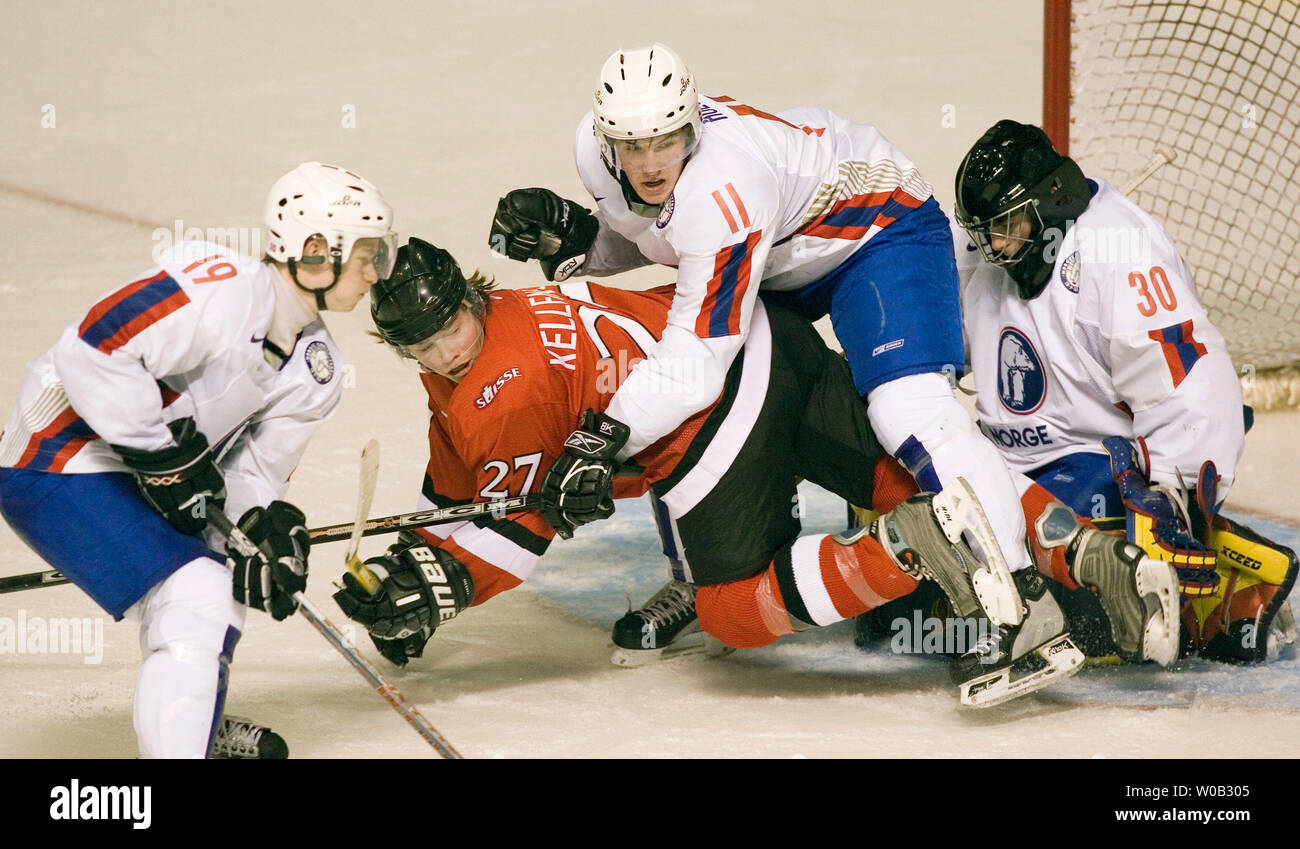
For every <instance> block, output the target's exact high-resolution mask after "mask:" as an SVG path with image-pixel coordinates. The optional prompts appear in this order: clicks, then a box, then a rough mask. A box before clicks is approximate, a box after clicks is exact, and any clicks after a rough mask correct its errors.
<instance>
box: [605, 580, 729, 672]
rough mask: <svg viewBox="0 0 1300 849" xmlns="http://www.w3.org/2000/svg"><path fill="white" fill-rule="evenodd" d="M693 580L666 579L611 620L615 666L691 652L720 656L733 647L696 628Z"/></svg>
mask: <svg viewBox="0 0 1300 849" xmlns="http://www.w3.org/2000/svg"><path fill="white" fill-rule="evenodd" d="M695 592H696V586H695V585H694V584H687V583H683V582H681V581H669V582H668V583H667V584H665V585H664V586H663V588H661V589H660V590H659V592H657V593H655V594H654V596H652V597H651V599H650V600H649V601H647V602H646V603H645V605H643V606H642V607H641V608H640V609H638V610H629V611H628V612H627V614H626V615H625V616H624V617H623V618H622V619H619V620H618V621H617V622H615V623H614V631H613V634H612V637H613V641H614V653H613V654H612V655H611V656H610V660H611V661H612V662H613V663H614V665H615V666H644V665H645V664H647V663H654V662H656V661H661V660H672V659H674V658H679V657H686V656H688V655H695V654H707V655H712V656H720V655H724V654H730V653H731V652H732V651H733V649H731V648H730V647H728V646H725V645H723V644H722V643H721V642H719V641H718V640H717V639H715V638H713V637H711V636H709V635H708V634H706V633H704V631H702V630H701V629H700V618H699V616H697V615H696V613H695Z"/></svg>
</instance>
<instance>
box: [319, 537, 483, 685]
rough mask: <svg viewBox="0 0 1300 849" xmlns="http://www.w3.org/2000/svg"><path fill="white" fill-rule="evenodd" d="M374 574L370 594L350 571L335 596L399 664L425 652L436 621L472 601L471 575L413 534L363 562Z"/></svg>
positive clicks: (377, 645)
mask: <svg viewBox="0 0 1300 849" xmlns="http://www.w3.org/2000/svg"><path fill="white" fill-rule="evenodd" d="M366 567H367V568H369V569H370V571H371V572H373V573H374V574H375V577H377V578H379V581H380V584H379V589H378V590H376V591H375V594H374V595H371V594H370V593H368V592H366V590H365V588H364V587H362V586H361V583H360V582H359V581H357V579H356V578H354V577H352V574H351V573H350V572H349V573H345V574H344V575H343V589H341V590H339V591H338V592H336V593H334V601H335V602H337V603H338V606H339V607H340V608H341V609H342V610H343V613H344V614H346V615H347V617H348V618H349V619H351V620H353V621H355V622H359V623H361V624H362V625H364V626H365V628H366V631H367V632H368V633H369V634H370V640H371V642H373V643H374V644H375V648H377V649H379V653H380V654H382V655H383V656H384V657H386V658H387V659H388V660H390V661H392V662H393V663H395V664H397V665H398V666H405V665H406V662H407V660H408V659H409V658H412V657H419V656H420V655H422V654H423V653H424V644H425V643H427V642H428V641H429V637H431V636H433V632H434V631H435V630H437V628H438V626H439V625H441V624H442V623H443V622H446V621H447V620H448V619H451V618H453V617H455V615H456V614H457V613H460V612H461V611H462V610H464V609H465V608H467V607H469V606H470V605H471V604H473V603H474V578H473V576H472V575H470V573H469V569H467V568H466V567H465V564H464V563H461V562H460V561H459V560H457V559H456V558H455V557H452V556H451V554H450V553H449V552H447V551H445V550H443V549H441V548H436V547H434V546H432V545H429V544H428V543H427V542H425V541H424V539H423V538H422V537H420V536H417V535H415V534H405V533H404V534H402V537H401V538H400V539H399V540H398V542H397V544H396V545H394V546H392V547H391V548H389V549H388V551H387V553H385V554H383V555H381V556H379V557H372V558H371V559H369V560H367V561H366Z"/></svg>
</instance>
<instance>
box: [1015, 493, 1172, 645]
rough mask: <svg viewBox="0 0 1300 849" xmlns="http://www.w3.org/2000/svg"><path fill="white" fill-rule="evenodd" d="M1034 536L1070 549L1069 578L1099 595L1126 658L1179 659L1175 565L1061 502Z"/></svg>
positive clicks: (1043, 519) (1041, 521)
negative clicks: (1080, 517)
mask: <svg viewBox="0 0 1300 849" xmlns="http://www.w3.org/2000/svg"><path fill="white" fill-rule="evenodd" d="M1034 532H1035V533H1036V534H1037V535H1038V540H1039V544H1040V545H1042V546H1043V547H1044V548H1053V547H1056V546H1061V545H1064V546H1065V547H1066V548H1065V562H1066V564H1067V565H1068V566H1069V569H1070V576H1071V577H1072V578H1074V579H1075V580H1076V581H1078V582H1079V584H1081V585H1083V586H1085V587H1089V588H1090V589H1092V590H1093V591H1094V592H1095V593H1096V594H1097V600H1098V601H1100V602H1101V606H1102V609H1103V610H1104V611H1105V612H1106V618H1107V619H1108V620H1109V621H1110V632H1111V639H1113V640H1114V642H1115V647H1116V648H1117V649H1118V650H1119V653H1120V655H1121V656H1122V657H1124V658H1125V659H1126V660H1136V661H1142V660H1153V661H1155V662H1156V663H1158V664H1160V665H1161V666H1168V665H1169V664H1171V663H1173V662H1174V660H1176V659H1177V657H1178V640H1179V590H1178V574H1177V572H1176V570H1175V569H1174V567H1173V565H1172V564H1170V563H1167V562H1165V561H1163V560H1156V559H1153V558H1150V557H1147V556H1146V555H1145V554H1143V553H1142V549H1140V548H1138V547H1137V546H1136V545H1133V544H1131V543H1127V542H1125V541H1124V540H1122V539H1119V538H1117V537H1113V536H1110V535H1108V534H1104V533H1102V532H1101V531H1098V530H1095V529H1093V528H1089V527H1087V526H1085V525H1083V524H1082V523H1081V522H1079V521H1078V519H1077V518H1075V515H1074V513H1073V512H1072V511H1071V510H1070V509H1069V508H1068V507H1066V506H1065V505H1064V504H1060V503H1053V504H1051V505H1050V506H1048V508H1047V509H1046V510H1045V511H1044V512H1043V514H1042V515H1041V516H1039V517H1038V520H1037V521H1036V522H1035V523H1034Z"/></svg>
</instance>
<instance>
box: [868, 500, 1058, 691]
mask: <svg viewBox="0 0 1300 849" xmlns="http://www.w3.org/2000/svg"><path fill="white" fill-rule="evenodd" d="M872 529H873V531H874V533H875V535H876V537H877V539H879V540H880V543H881V545H882V546H883V547H884V549H885V550H886V551H887V552H888V553H889V555H890V557H891V558H892V559H893V561H894V562H895V563H896V564H897V565H898V566H899V568H901V569H902V570H903V571H905V572H908V573H909V574H913V575H923V576H925V577H927V578H929V579H931V580H932V581H934V582H935V583H936V584H938V585H939V586H940V588H941V589H942V590H943V592H944V595H946V596H947V597H948V601H949V603H950V604H951V605H952V609H953V614H954V615H955V616H958V617H961V618H963V619H965V618H971V617H981V618H984V619H987V620H988V622H989V623H990V624H991V629H989V632H987V633H986V638H985V639H981V640H980V641H978V643H977V645H976V648H975V649H974V650H973V651H972V652H968V653H967V654H965V655H963V656H962V657H961V658H959V659H958V660H957V661H956V663H955V664H954V666H953V677H954V680H955V681H956V683H957V684H958V685H959V688H960V694H961V703H962V704H964V705H969V706H972V707H987V706H989V705H994V704H999V703H1001V702H1004V701H1007V700H1009V699H1013V698H1016V697H1018V696H1022V695H1025V694H1027V693H1031V692H1033V691H1035V690H1038V689H1041V688H1042V687H1045V686H1047V685H1048V684H1050V683H1051V682H1053V681H1055V680H1057V679H1060V678H1065V677H1068V676H1070V675H1073V674H1074V673H1075V672H1077V671H1078V670H1079V668H1080V667H1081V666H1082V665H1083V653H1082V652H1080V651H1079V649H1078V648H1077V647H1076V646H1075V645H1074V643H1073V642H1072V641H1071V640H1070V636H1069V634H1068V633H1066V630H1065V618H1064V616H1063V615H1062V614H1061V611H1060V608H1059V607H1058V606H1057V605H1056V601H1055V600H1054V599H1053V598H1052V596H1051V594H1050V593H1048V592H1047V587H1046V584H1045V583H1042V582H1041V581H1040V582H1038V583H1037V584H1032V585H1031V584H1028V583H1026V582H1025V573H1028V572H1033V570H1032V569H1026V570H1021V571H1020V572H1018V573H1017V574H1016V575H1015V576H1014V577H1013V576H1012V574H1011V571H1010V569H1009V568H1008V567H1007V563H1006V560H1005V558H1004V557H1003V556H1002V550H1001V548H1000V547H999V546H998V543H997V540H996V538H995V537H994V534H993V527H992V526H991V525H990V524H989V521H988V517H987V516H985V515H984V510H983V508H982V507H980V504H979V500H978V499H977V498H976V497H975V493H974V492H973V491H972V490H971V489H970V486H969V485H968V484H967V483H966V481H965V480H963V479H962V478H957V479H955V480H953V481H952V482H951V483H949V484H948V485H947V486H945V487H944V490H943V492H941V493H939V494H938V495H928V494H926V495H918V496H914V497H912V498H909V499H908V500H907V501H905V502H903V503H902V504H900V505H899V506H898V507H897V508H895V509H894V510H893V511H891V512H889V513H887V514H885V515H884V516H881V517H880V518H879V519H877V520H876V521H875V523H874V524H873V525H872ZM977 549H978V552H979V556H977V555H976V550H977ZM1036 574H1037V573H1034V575H1036Z"/></svg>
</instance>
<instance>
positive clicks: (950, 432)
mask: <svg viewBox="0 0 1300 849" xmlns="http://www.w3.org/2000/svg"><path fill="white" fill-rule="evenodd" d="M867 413H868V416H869V418H870V420H871V426H872V428H873V429H874V430H875V432H876V438H877V439H879V440H880V444H881V446H882V447H884V449H885V450H886V451H888V452H889V453H890V454H893V455H894V456H895V457H897V458H898V459H899V461H900V462H901V463H902V464H903V465H904V466H905V467H907V469H908V471H910V472H911V473H912V474H913V476H915V477H917V483H918V485H920V487H921V489H922V490H933V489H934V487H935V482H936V480H937V482H938V484H939V485H942V484H944V483H946V482H948V481H950V480H952V479H953V478H957V477H962V478H965V479H966V482H967V483H969V484H970V486H971V489H973V490H974V491H975V496H976V497H977V498H978V499H979V501H980V506H981V507H983V508H984V512H985V514H987V515H988V518H989V523H990V524H991V525H992V526H993V532H994V534H995V535H996V536H997V540H998V542H999V544H1001V546H1002V553H1003V556H1004V557H1006V560H1007V566H1008V568H1010V569H1011V571H1013V572H1015V571H1018V570H1020V569H1025V568H1029V567H1030V566H1032V565H1033V561H1032V560H1031V558H1030V556H1029V551H1028V549H1027V548H1026V547H1025V514H1024V510H1023V509H1022V507H1021V505H1020V496H1019V493H1018V492H1017V489H1016V484H1015V481H1014V479H1013V477H1012V473H1011V470H1010V469H1008V468H1007V464H1006V461H1004V460H1003V459H1002V456H1001V455H1000V454H999V453H998V450H997V448H996V447H994V445H993V443H991V442H989V441H988V440H987V439H985V438H984V435H983V434H982V433H980V430H979V427H978V426H977V425H976V424H975V421H974V419H972V418H971V416H970V414H969V413H968V412H966V410H965V408H963V407H962V406H961V404H960V403H958V401H957V399H956V397H955V396H954V395H953V389H952V387H951V385H949V383H948V379H947V378H946V377H945V376H943V375H941V374H916V375H909V376H907V377H901V378H899V379H897V380H891V381H890V382H889V383H886V384H883V385H881V386H879V387H877V388H876V389H874V390H872V392H871V393H870V395H868V396H867Z"/></svg>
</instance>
